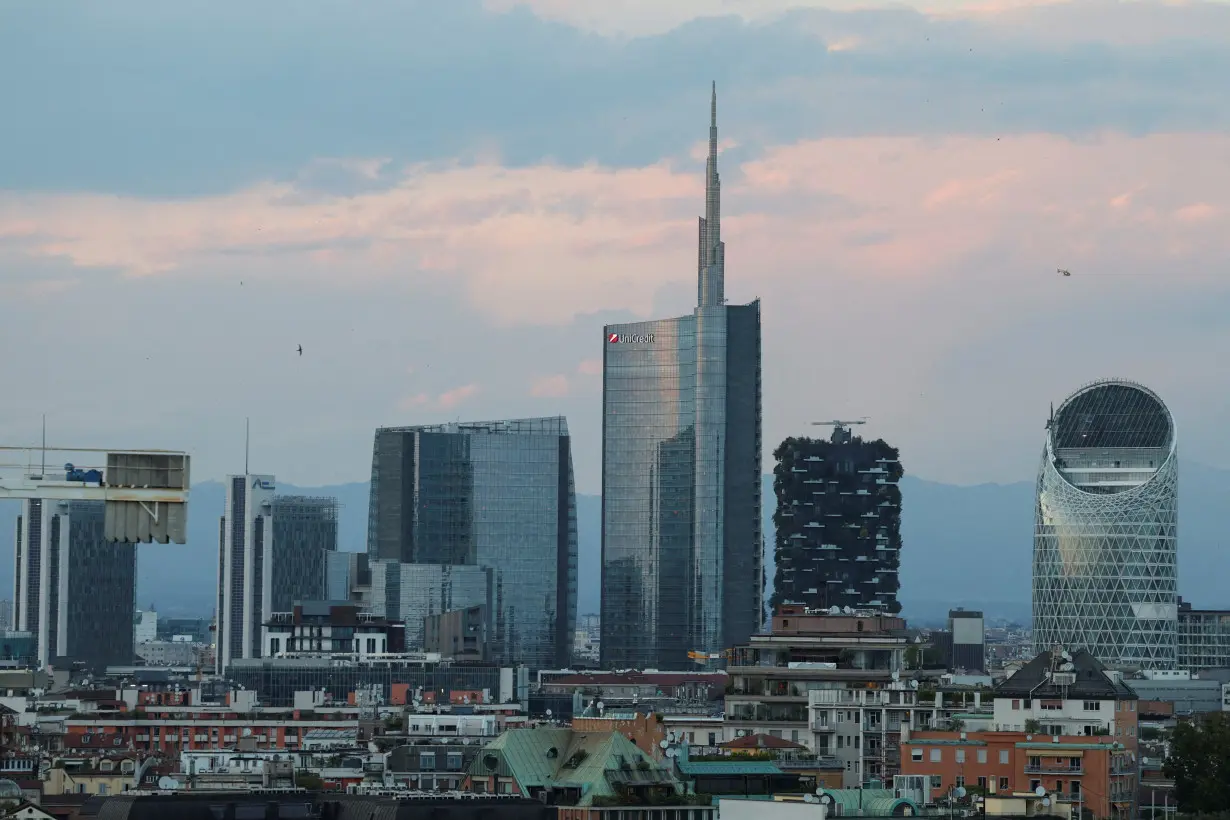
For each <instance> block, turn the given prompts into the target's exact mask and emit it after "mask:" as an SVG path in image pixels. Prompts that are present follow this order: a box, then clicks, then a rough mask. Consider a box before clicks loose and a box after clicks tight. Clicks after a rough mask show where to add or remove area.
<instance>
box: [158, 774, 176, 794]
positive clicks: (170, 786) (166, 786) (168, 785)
mask: <svg viewBox="0 0 1230 820" xmlns="http://www.w3.org/2000/svg"><path fill="white" fill-rule="evenodd" d="M158 788H160V789H163V790H165V791H174V790H175V789H178V788H179V781H178V780H176V779H175V778H174V777H160V778H158Z"/></svg>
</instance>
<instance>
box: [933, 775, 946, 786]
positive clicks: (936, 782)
mask: <svg viewBox="0 0 1230 820" xmlns="http://www.w3.org/2000/svg"><path fill="white" fill-rule="evenodd" d="M931 788H933V789H942V788H944V778H943V777H941V776H940V775H938V774H933V775H931Z"/></svg>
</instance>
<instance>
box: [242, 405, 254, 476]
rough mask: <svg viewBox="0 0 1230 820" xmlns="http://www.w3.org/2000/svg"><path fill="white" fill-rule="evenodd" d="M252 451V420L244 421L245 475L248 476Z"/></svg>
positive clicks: (246, 419)
mask: <svg viewBox="0 0 1230 820" xmlns="http://www.w3.org/2000/svg"><path fill="white" fill-rule="evenodd" d="M251 451H252V419H250V418H245V419H244V420H243V474H244V475H247V474H248V455H249V454H250V453H251Z"/></svg>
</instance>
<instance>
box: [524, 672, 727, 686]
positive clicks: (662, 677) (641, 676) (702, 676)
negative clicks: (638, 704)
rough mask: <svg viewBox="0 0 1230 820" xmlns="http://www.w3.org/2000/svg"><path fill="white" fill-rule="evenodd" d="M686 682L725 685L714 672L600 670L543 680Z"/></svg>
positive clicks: (565, 683)
mask: <svg viewBox="0 0 1230 820" xmlns="http://www.w3.org/2000/svg"><path fill="white" fill-rule="evenodd" d="M723 677H724V676H723ZM685 683H704V684H709V685H713V686H718V685H723V684H722V681H721V679H720V678H719V676H718V675H715V674H713V673H712V672H709V673H698V674H689V673H687V672H600V673H597V674H594V675H585V674H577V675H561V676H560V677H558V678H548V679H547V680H545V681H543V685H544V686H586V685H589V686H638V685H640V686H682V685H683V684H685Z"/></svg>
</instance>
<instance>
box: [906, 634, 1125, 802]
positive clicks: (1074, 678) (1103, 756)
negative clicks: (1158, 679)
mask: <svg viewBox="0 0 1230 820" xmlns="http://www.w3.org/2000/svg"><path fill="white" fill-rule="evenodd" d="M1137 703H1138V698H1137V696H1136V693H1135V692H1133V691H1132V689H1131V688H1129V687H1128V686H1126V685H1125V683H1124V681H1123V680H1122V679H1121V677H1120V675H1119V673H1118V672H1115V671H1109V670H1107V669H1106V668H1105V666H1103V664H1102V663H1100V662H1099V661H1098V660H1097V659H1096V658H1095V657H1094V656H1093V655H1091V654H1090V653H1089V652H1087V651H1085V650H1076V651H1074V652H1067V651H1066V650H1063V649H1062V648H1055V649H1053V650H1052V651H1050V652H1043V653H1041V654H1039V655H1038V656H1037V657H1035V658H1034V659H1033V660H1031V661H1030V662H1029V663H1027V664H1025V666H1023V667H1022V668H1021V669H1020V671H1018V672H1017V673H1016V674H1014V675H1012V677H1010V678H1007V679H1006V680H1004V681H1002V682H1001V683H1000V684H999V685H998V686H996V687H995V690H994V714H993V719H992V720H991V721H990V722H989V723H987V724H986V725H985V727H979V729H983V728H985V729H986V730H983V731H979V730H974V729H973V728H972V727H971V728H970V730H969V731H961V729H962V728H965V727H954V728H955V730H954V731H918V732H909V733H907V734H905V735H903V737H902V742H901V749H902V764H901V771H902V773H903V774H906V775H925V776H928V777H929V784H928V785H929V789H930V796H931V799H934V798H936V797H939V796H944V795H948V794H950V792H951V790H953V789H955V788H957V787H961V786H964V787H967V788H968V787H978V788H981V789H984V790H986V791H988V792H994V793H996V794H1010V795H1012V794H1024V793H1028V792H1034V791H1035V790H1036V789H1038V788H1039V787H1041V788H1043V789H1045V790H1046V792H1047V793H1048V794H1051V795H1053V796H1054V798H1055V799H1057V800H1059V801H1060V802H1061V803H1065V804H1068V803H1071V804H1077V805H1081V804H1083V805H1084V806H1085V807H1086V808H1088V809H1089V810H1090V811H1092V812H1093V814H1094V816H1095V817H1125V818H1126V817H1130V816H1134V815H1133V814H1132V808H1133V800H1134V798H1135V792H1136V774H1137V752H1138V735H1139V731H1138V727H1139V715H1138V713H1137Z"/></svg>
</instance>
